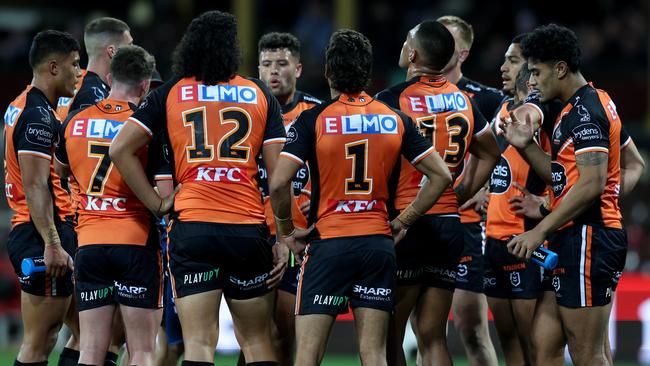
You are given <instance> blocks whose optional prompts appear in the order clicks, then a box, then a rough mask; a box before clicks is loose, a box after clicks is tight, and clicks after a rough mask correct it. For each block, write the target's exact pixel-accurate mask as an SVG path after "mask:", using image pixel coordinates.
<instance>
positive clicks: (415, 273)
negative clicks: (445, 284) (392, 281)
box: [397, 268, 422, 280]
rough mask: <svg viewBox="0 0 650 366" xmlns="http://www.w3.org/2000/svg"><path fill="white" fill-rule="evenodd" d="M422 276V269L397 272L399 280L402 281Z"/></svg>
mask: <svg viewBox="0 0 650 366" xmlns="http://www.w3.org/2000/svg"><path fill="white" fill-rule="evenodd" d="M420 275H422V269H421V268H420V269H400V270H398V271H397V278H399V279H400V280H411V279H414V278H418V277H420Z"/></svg>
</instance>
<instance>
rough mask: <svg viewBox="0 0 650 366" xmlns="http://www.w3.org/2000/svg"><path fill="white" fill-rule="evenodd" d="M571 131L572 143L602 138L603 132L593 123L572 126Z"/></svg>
mask: <svg viewBox="0 0 650 366" xmlns="http://www.w3.org/2000/svg"><path fill="white" fill-rule="evenodd" d="M571 133H572V134H573V142H574V143H580V142H589V141H594V140H601V139H602V138H603V134H602V133H601V132H600V127H598V125H595V124H593V123H583V124H581V125H580V126H578V127H576V128H574V129H573V130H572V131H571Z"/></svg>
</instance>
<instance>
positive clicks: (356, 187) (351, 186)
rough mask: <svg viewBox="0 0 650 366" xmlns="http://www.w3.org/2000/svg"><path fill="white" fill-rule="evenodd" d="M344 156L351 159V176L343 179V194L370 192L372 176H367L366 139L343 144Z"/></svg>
mask: <svg viewBox="0 0 650 366" xmlns="http://www.w3.org/2000/svg"><path fill="white" fill-rule="evenodd" d="M345 158H346V159H352V178H346V179H345V194H368V193H370V192H372V178H368V140H367V139H366V140H361V141H354V142H349V143H347V144H345Z"/></svg>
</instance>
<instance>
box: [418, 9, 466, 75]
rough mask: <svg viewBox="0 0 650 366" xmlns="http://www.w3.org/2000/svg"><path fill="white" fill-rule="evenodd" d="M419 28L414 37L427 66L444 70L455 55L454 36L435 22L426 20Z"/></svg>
mask: <svg viewBox="0 0 650 366" xmlns="http://www.w3.org/2000/svg"><path fill="white" fill-rule="evenodd" d="M417 28H418V29H417V31H416V32H415V34H414V37H415V40H416V41H417V43H418V46H419V47H418V50H419V51H420V53H421V55H422V56H423V59H424V60H425V61H426V63H427V66H429V67H430V68H432V69H434V70H442V69H443V68H444V67H445V65H447V63H448V62H449V60H450V59H451V57H452V56H453V55H454V50H455V47H456V43H455V41H454V36H453V35H452V34H451V32H450V31H449V30H448V29H447V27H445V26H444V25H443V24H442V23H440V22H437V21H435V20H425V21H423V22H422V23H420V24H419V25H418V27H417Z"/></svg>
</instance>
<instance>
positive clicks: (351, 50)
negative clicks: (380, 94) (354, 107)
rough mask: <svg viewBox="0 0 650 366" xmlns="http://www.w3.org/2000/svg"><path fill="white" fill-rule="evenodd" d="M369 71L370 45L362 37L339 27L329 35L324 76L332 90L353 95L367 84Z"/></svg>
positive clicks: (364, 37) (370, 70)
mask: <svg viewBox="0 0 650 366" xmlns="http://www.w3.org/2000/svg"><path fill="white" fill-rule="evenodd" d="M371 72H372V45H371V44H370V41H369V40H368V38H366V36H364V35H363V34H361V33H359V32H357V31H353V30H350V29H341V30H338V31H336V32H334V34H332V37H330V41H329V44H328V45H327V49H326V50H325V77H327V78H328V79H329V81H330V86H331V88H332V89H335V90H338V91H340V92H343V93H346V94H356V93H359V92H361V91H363V89H364V88H365V87H366V86H367V85H368V83H369V81H370V73H371Z"/></svg>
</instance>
